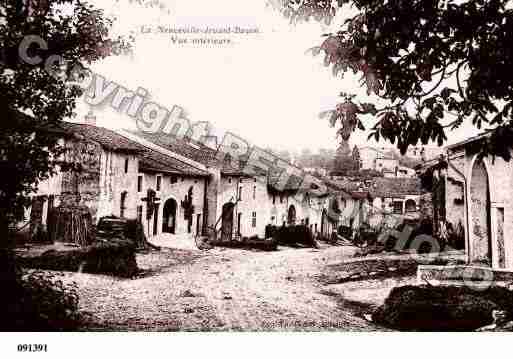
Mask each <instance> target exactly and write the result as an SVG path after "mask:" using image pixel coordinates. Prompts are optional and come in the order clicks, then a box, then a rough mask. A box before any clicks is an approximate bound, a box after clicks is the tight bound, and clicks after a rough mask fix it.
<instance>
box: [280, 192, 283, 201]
mask: <svg viewBox="0 0 513 359" xmlns="http://www.w3.org/2000/svg"><path fill="white" fill-rule="evenodd" d="M280 203H283V195H282V194H280Z"/></svg>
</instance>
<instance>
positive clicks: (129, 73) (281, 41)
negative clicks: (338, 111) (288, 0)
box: [77, 0, 474, 151]
mask: <svg viewBox="0 0 513 359" xmlns="http://www.w3.org/2000/svg"><path fill="white" fill-rule="evenodd" d="M90 2H91V3H93V4H95V5H96V6H97V7H100V8H103V9H105V11H106V14H107V15H109V16H115V17H116V20H115V22H114V27H113V33H114V34H124V35H126V34H134V35H135V43H134V46H135V47H134V52H133V54H132V55H130V56H117V57H109V58H107V59H105V60H102V61H101V62H99V63H96V64H93V66H92V69H93V70H94V71H95V72H96V73H99V74H102V75H104V76H105V77H106V78H107V79H108V80H110V81H114V82H117V83H118V84H120V85H123V86H125V87H126V88H128V89H131V90H134V91H135V90H136V89H137V88H138V87H142V88H144V89H146V90H147V91H148V92H149V94H150V96H149V97H151V100H152V101H155V102H157V103H159V104H161V105H162V106H164V107H166V108H168V109H172V107H173V106H174V105H177V106H180V107H182V108H183V109H184V110H185V111H186V113H187V115H188V118H189V119H190V120H191V121H192V122H195V121H208V122H210V123H211V124H212V126H214V128H216V129H217V130H218V131H219V133H221V132H223V131H226V130H229V131H231V132H233V133H235V134H237V135H239V136H241V137H243V138H245V139H246V140H247V141H248V142H250V143H252V144H254V145H258V146H260V147H271V148H274V149H278V150H290V151H299V150H300V149H303V148H308V149H310V150H312V151H316V150H317V149H319V148H332V149H335V148H337V147H338V143H339V139H337V138H336V135H335V132H336V129H334V128H330V127H329V125H328V122H327V120H321V119H319V116H318V115H319V113H320V112H321V111H325V110H330V109H333V108H334V107H335V105H336V104H337V103H338V102H339V101H340V97H338V94H339V93H340V92H354V93H357V94H359V95H360V96H361V97H360V98H359V99H363V98H365V96H366V95H365V91H364V89H361V88H360V86H359V79H358V77H356V76H354V75H352V74H347V75H345V76H344V78H343V79H341V78H340V77H339V78H335V77H334V76H333V75H332V73H331V71H330V69H328V68H326V67H324V65H323V64H322V60H323V59H322V56H318V57H313V56H312V55H311V54H307V53H306V50H307V49H309V48H311V47H313V46H318V45H320V43H321V42H322V37H321V35H322V34H323V33H326V32H329V31H333V30H335V29H336V24H337V23H340V20H342V19H343V18H344V17H346V16H347V15H348V14H350V12H349V13H348V12H343V13H341V14H340V15H339V19H338V20H339V21H334V24H335V25H334V27H331V28H329V27H327V26H326V25H321V24H318V23H316V22H312V23H307V24H299V25H290V24H288V21H287V20H286V19H284V18H283V17H282V16H281V15H280V14H278V13H276V12H275V11H274V10H273V9H272V8H269V7H266V6H265V3H266V1H265V0H252V1H240V0H216V1H208V2H207V1H203V0H169V1H162V2H163V3H165V6H166V8H165V9H164V10H161V9H158V8H146V7H144V6H142V7H141V6H138V5H134V4H131V3H130V1H129V0H119V1H114V0H109V1H105V0H102V1H100V0H93V1H91V0H90ZM159 26H162V27H165V28H177V27H191V26H195V27H198V28H205V27H206V26H208V27H210V28H226V27H228V26H230V27H232V28H233V27H234V26H239V27H241V28H247V29H255V28H257V29H258V33H257V34H247V35H233V34H230V35H226V34H219V35H212V36H210V38H212V37H215V38H217V39H225V38H229V39H230V40H231V41H232V43H231V44H228V45H215V46H214V45H201V46H200V45H191V44H189V45H183V44H182V45H178V44H174V43H173V42H172V40H171V38H172V35H171V34H166V33H162V32H160V31H159ZM149 31H151V33H149ZM176 37H181V38H183V37H187V38H188V39H189V41H190V40H191V39H192V38H195V37H205V35H190V34H189V35H176ZM89 109H90V108H89V107H88V106H86V104H85V103H80V104H79V106H78V108H77V114H78V119H80V118H82V117H83V116H84V114H85V113H87V112H88V111H89ZM92 110H93V112H94V113H95V115H96V117H97V123H98V124H99V125H102V126H105V127H111V128H132V127H133V120H132V119H131V118H130V117H128V116H127V115H126V114H125V113H123V112H121V113H118V112H116V111H114V110H112V109H110V108H108V107H102V108H98V107H94V108H92ZM372 123H373V119H368V120H367V125H370V124H372ZM471 134H474V133H473V132H472V133H471V132H469V131H468V128H464V129H462V130H460V131H458V133H456V134H452V136H451V141H457V140H461V139H463V138H465V137H467V136H469V135H471ZM351 143H352V144H353V145H354V144H357V145H365V144H368V142H367V135H366V134H364V133H361V132H360V133H356V134H354V135H353V136H352V138H351ZM370 144H373V143H370Z"/></svg>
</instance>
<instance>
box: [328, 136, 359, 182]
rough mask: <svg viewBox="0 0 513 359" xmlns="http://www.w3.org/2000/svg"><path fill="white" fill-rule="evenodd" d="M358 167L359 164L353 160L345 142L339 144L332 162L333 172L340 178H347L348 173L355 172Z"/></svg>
mask: <svg viewBox="0 0 513 359" xmlns="http://www.w3.org/2000/svg"><path fill="white" fill-rule="evenodd" d="M358 167H359V163H357V162H356V161H355V160H354V159H353V156H352V151H351V149H350V148H349V145H348V144H347V142H344V141H343V142H341V144H340V146H339V148H338V149H337V154H336V155H335V159H334V161H333V172H334V173H336V174H338V175H341V176H347V175H348V174H350V173H354V172H357V171H358Z"/></svg>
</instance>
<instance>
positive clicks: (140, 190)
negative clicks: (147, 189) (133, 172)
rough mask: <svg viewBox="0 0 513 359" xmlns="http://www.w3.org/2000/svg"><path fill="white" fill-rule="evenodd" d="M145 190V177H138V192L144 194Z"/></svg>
mask: <svg viewBox="0 0 513 359" xmlns="http://www.w3.org/2000/svg"><path fill="white" fill-rule="evenodd" d="M142 188H143V176H139V177H137V192H142Z"/></svg>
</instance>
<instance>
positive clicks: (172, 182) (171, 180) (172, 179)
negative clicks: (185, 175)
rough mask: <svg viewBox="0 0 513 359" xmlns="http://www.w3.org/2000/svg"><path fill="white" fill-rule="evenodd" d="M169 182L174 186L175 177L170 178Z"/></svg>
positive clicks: (176, 180)
mask: <svg viewBox="0 0 513 359" xmlns="http://www.w3.org/2000/svg"><path fill="white" fill-rule="evenodd" d="M169 181H170V182H171V184H174V183H176V182H178V179H177V178H176V176H171V179H170V180H169Z"/></svg>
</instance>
